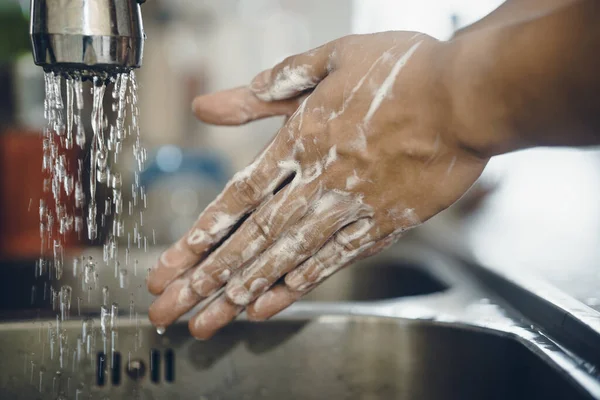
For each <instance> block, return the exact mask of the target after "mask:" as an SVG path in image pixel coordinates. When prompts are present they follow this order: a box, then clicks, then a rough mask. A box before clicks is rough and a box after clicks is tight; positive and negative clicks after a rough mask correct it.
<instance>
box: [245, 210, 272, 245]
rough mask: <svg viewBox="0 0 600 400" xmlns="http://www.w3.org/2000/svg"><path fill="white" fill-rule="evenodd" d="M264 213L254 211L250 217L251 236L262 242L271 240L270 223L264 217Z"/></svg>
mask: <svg viewBox="0 0 600 400" xmlns="http://www.w3.org/2000/svg"><path fill="white" fill-rule="evenodd" d="M261 214H262V213H254V214H252V215H251V216H250V218H248V223H249V233H250V234H249V235H248V237H249V238H252V239H259V240H260V241H262V242H269V241H270V237H271V234H270V233H271V230H270V228H269V224H268V223H267V222H266V220H265V219H264V215H261Z"/></svg>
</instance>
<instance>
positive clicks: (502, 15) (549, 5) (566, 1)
mask: <svg viewBox="0 0 600 400" xmlns="http://www.w3.org/2000/svg"><path fill="white" fill-rule="evenodd" d="M577 1H580V0H506V1H505V2H504V3H502V4H501V5H500V6H499V7H498V8H496V9H495V10H494V11H492V12H491V13H489V14H488V15H486V16H485V17H483V18H481V19H480V20H479V21H477V22H475V23H473V24H471V25H468V26H466V27H464V28H462V29H459V30H458V31H456V32H455V33H454V35H453V38H456V37H460V36H462V35H465V34H467V33H471V32H473V31H476V30H480V29H487V28H495V27H499V26H506V25H510V24H515V23H519V22H523V21H527V20H530V19H532V18H539V17H540V16H542V15H545V14H548V13H551V12H553V11H555V10H556V9H558V8H560V7H564V6H568V5H570V4H572V3H575V2H577Z"/></svg>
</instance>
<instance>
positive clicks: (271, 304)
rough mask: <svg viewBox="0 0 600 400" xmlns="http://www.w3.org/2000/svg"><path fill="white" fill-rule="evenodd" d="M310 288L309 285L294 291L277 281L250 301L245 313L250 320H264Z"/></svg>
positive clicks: (287, 305)
mask: <svg viewBox="0 0 600 400" xmlns="http://www.w3.org/2000/svg"><path fill="white" fill-rule="evenodd" d="M312 289H313V288H312V287H311V288H307V289H305V290H304V291H296V290H292V289H290V288H289V287H287V286H286V285H285V284H282V283H279V284H277V285H275V286H273V287H272V288H271V289H269V290H268V291H267V292H265V293H263V294H262V295H260V296H259V297H258V298H257V299H256V300H255V301H254V302H253V303H251V304H250V305H249V306H248V308H246V315H247V316H248V319H249V320H251V321H265V320H267V319H269V318H271V317H272V316H274V315H275V314H278V313H279V312H281V311H283V310H284V309H286V308H288V307H289V306H290V305H292V304H294V303H295V302H296V301H298V300H299V299H300V298H301V297H302V296H304V295H305V294H307V293H308V292H310V291H311V290H312Z"/></svg>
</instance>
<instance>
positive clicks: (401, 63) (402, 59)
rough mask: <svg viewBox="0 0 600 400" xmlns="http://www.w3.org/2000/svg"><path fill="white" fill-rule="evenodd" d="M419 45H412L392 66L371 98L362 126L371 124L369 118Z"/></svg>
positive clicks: (387, 93) (388, 92)
mask: <svg viewBox="0 0 600 400" xmlns="http://www.w3.org/2000/svg"><path fill="white" fill-rule="evenodd" d="M421 43H422V42H418V43H415V44H414V45H412V47H411V48H410V49H408V51H407V52H406V53H404V55H403V56H402V57H400V59H399V60H398V61H397V62H396V64H394V66H393V67H392V70H391V71H390V74H389V75H388V76H387V78H385V80H384V81H383V83H382V84H381V86H380V87H379V89H378V90H377V92H376V93H375V96H374V97H373V101H372V102H371V105H370V107H369V110H368V111H367V114H366V115H365V118H364V119H363V124H364V125H369V123H370V122H371V118H373V115H374V114H375V113H376V112H377V110H378V109H379V106H381V103H382V102H383V100H384V99H385V98H386V97H387V96H388V95H389V94H390V91H391V89H392V87H393V85H394V82H395V81H396V77H397V76H398V74H399V73H400V70H401V69H402V68H403V67H404V66H405V65H406V63H407V62H408V60H409V59H410V57H411V56H412V55H413V54H414V52H415V51H416V50H417V48H418V47H419V46H420V45H421Z"/></svg>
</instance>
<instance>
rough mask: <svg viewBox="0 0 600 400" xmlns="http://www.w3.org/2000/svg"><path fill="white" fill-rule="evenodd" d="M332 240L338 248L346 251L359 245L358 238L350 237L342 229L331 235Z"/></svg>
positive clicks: (351, 250) (350, 250)
mask: <svg viewBox="0 0 600 400" xmlns="http://www.w3.org/2000/svg"><path fill="white" fill-rule="evenodd" d="M333 241H334V243H335V245H336V246H337V247H338V248H339V249H340V250H342V251H343V252H346V253H351V252H353V251H355V250H356V249H358V247H359V244H358V240H357V239H356V238H353V237H350V236H349V235H348V234H346V233H345V232H343V231H342V232H338V233H337V234H335V235H334V236H333Z"/></svg>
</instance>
